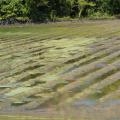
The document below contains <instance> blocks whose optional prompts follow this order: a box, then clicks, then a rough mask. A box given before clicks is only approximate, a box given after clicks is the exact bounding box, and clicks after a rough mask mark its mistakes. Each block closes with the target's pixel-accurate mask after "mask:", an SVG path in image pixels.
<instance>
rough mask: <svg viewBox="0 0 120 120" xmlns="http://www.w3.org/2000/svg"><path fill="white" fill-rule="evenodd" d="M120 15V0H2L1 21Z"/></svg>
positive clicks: (0, 1)
mask: <svg viewBox="0 0 120 120" xmlns="http://www.w3.org/2000/svg"><path fill="white" fill-rule="evenodd" d="M119 14H120V0H0V19H4V20H6V19H7V20H8V19H9V21H10V20H11V21H12V19H14V20H15V19H16V20H22V21H26V20H30V21H31V20H32V21H34V22H36V21H47V20H52V21H55V20H56V19H57V18H64V19H65V18H66V19H69V18H77V17H78V18H81V17H89V18H106V17H110V16H118V17H119Z"/></svg>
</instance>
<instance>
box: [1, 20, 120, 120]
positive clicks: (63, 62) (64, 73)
mask: <svg viewBox="0 0 120 120" xmlns="http://www.w3.org/2000/svg"><path fill="white" fill-rule="evenodd" d="M119 58H120V27H119V21H118V20H107V21H105V20H103V21H83V22H82V21H81V22H62V23H51V24H40V25H39V24H30V25H29V24H26V25H12V26H1V27H0V65H1V66H0V110H1V112H2V110H4V112H5V113H7V109H8V110H9V109H10V108H13V111H14V115H16V116H14V115H13V116H11V115H10V116H0V120H1V119H8V120H14V119H15V120H17V119H23V120H24V119H25V120H29V119H30V120H32V119H36V120H37V119H38V120H39V119H40V120H42V119H47V120H49V119H51V118H49V117H48V118H47V115H45V117H43V118H42V116H40V118H39V115H38V117H32V116H34V113H35V112H36V111H35V110H39V109H42V110H44V109H45V108H47V109H49V108H55V111H56V112H57V110H58V109H62V107H64V108H65V109H64V108H63V109H62V112H63V113H65V114H66V115H67V116H64V115H62V118H60V119H61V120H64V119H65V120H67V119H68V120H73V119H75V117H76V116H77V117H78V116H79V114H81V118H80V119H81V120H98V119H97V115H96V117H95V119H93V118H92V117H91V116H93V113H96V112H95V111H94V105H93V106H92V107H91V108H90V107H89V106H88V107H87V108H86V104H84V105H83V106H79V105H78V106H77V107H80V108H81V107H82V109H80V108H79V109H80V110H79V111H77V108H76V110H74V107H72V108H70V109H69V107H68V106H69V105H73V104H75V103H76V101H77V100H78V101H80V102H81V100H83V101H86V100H88V101H89V100H90V99H91V98H93V100H95V101H97V103H96V104H97V105H98V106H96V108H98V113H99V111H101V107H100V106H101V104H102V103H101V99H102V98H103V100H104V98H105V97H106V96H107V99H108V100H109V98H110V96H111V95H112V93H115V92H116V91H117V90H118V89H119V81H120V80H119V71H120V68H119V67H120V65H119V64H120V60H119ZM99 85H100V86H99ZM98 88H99V90H100V91H101V93H97V90H98ZM116 95H117V96H118V94H116ZM117 96H116V98H117ZM102 102H104V101H102ZM99 105H100V106H99ZM99 107H100V108H99ZM67 108H68V109H69V110H68V111H69V112H68V111H66V109H67ZM89 108H90V109H89ZM112 108H113V107H112ZM117 108H119V107H118V106H117ZM21 109H22V110H23V113H25V114H27V113H29V110H30V111H32V114H33V115H31V117H30V116H26V117H24V116H23V117H22V116H21V118H20V116H17V114H16V112H18V113H19V112H21ZM87 109H89V110H88V111H87ZM70 110H71V111H72V112H70ZM84 110H86V111H84ZM58 111H59V110H58ZM113 111H114V108H113V109H112V111H110V112H113ZM52 112H53V111H52ZM102 112H103V113H101V114H103V115H102V116H104V118H102V117H101V119H103V120H104V119H108V118H106V116H105V113H107V112H108V111H105V112H104V110H102ZM50 113H51V111H50ZM70 113H71V114H70ZM76 113H77V114H76ZM89 113H90V115H88V114H89ZM9 114H11V112H9ZM21 114H22V113H21ZM96 114H97V113H96ZM86 115H87V117H85V116H86ZM58 116H59V115H58ZM112 116H113V115H112V114H111V117H112ZM116 117H119V115H116ZM52 119H53V120H54V119H55V120H56V119H57V120H58V118H56V116H54V117H53V118H52ZM76 119H78V118H76Z"/></svg>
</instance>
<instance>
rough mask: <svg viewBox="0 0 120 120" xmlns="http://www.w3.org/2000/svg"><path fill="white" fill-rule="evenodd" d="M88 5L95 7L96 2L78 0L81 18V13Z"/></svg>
mask: <svg viewBox="0 0 120 120" xmlns="http://www.w3.org/2000/svg"><path fill="white" fill-rule="evenodd" d="M86 6H90V7H93V6H95V3H93V2H87V1H85V0H78V8H79V13H78V17H79V19H80V18H81V14H82V12H83V10H84V8H85V7H86Z"/></svg>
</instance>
